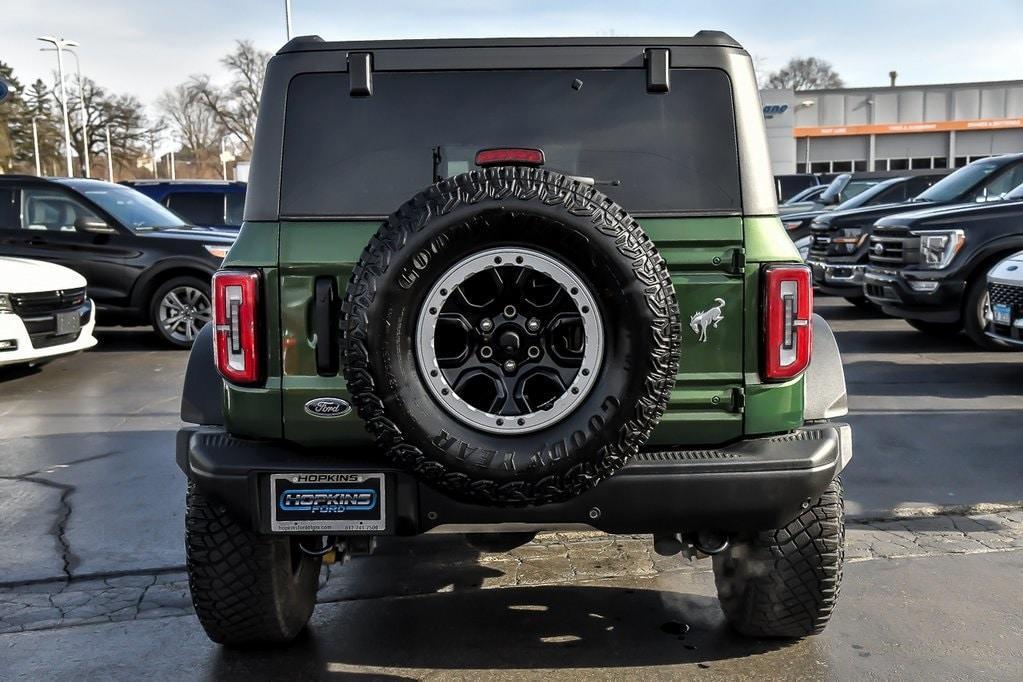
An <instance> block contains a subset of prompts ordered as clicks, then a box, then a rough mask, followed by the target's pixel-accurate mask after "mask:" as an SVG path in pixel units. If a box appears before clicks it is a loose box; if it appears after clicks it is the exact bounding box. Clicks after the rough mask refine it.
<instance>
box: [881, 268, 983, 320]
mask: <svg viewBox="0 0 1023 682" xmlns="http://www.w3.org/2000/svg"><path fill="white" fill-rule="evenodd" d="M910 281H911V280H908V279H907V278H906V277H904V276H903V275H902V273H901V272H900V271H898V270H894V271H889V270H882V269H880V268H876V267H868V268H867V271H866V274H865V275H864V278H863V290H864V293H865V294H866V297H867V299H868V300H870V301H871V302H873V303H876V304H877V305H879V306H881V309H882V310H883V311H884V312H885V313H886V314H888V315H892V316H893V317H902V318H905V319H909V320H923V321H927V322H958V321H959V318H960V316H961V312H960V311H961V306H962V297H963V291H964V289H965V282H963V281H961V280H958V279H943V280H934V279H932V280H912V281H914V282H920V283H923V282H928V283H930V282H934V283H935V285H934V286H935V287H936V288H934V289H933V290H932V291H919V290H917V289H914V288H912V286H910Z"/></svg>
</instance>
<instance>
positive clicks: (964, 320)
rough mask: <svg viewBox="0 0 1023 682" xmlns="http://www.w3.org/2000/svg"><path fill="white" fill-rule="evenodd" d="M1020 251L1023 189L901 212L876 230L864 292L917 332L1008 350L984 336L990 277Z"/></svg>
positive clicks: (998, 342) (871, 242)
mask: <svg viewBox="0 0 1023 682" xmlns="http://www.w3.org/2000/svg"><path fill="white" fill-rule="evenodd" d="M1021 249H1023V185H1020V186H1018V187H1016V189H1014V190H1013V191H1011V192H1009V193H1008V194H1006V195H1005V197H1004V199H1002V200H1000V201H994V202H992V203H985V204H979V205H978V204H965V205H962V204H961V205H957V206H945V207H941V208H933V209H928V210H923V211H912V212H910V213H900V214H898V215H894V216H889V217H887V218H882V219H881V220H878V221H877V223H876V224H875V226H874V232H873V234H872V235H871V238H870V249H869V251H870V264H869V265H868V266H867V270H866V274H865V276H864V285H863V289H864V292H865V293H866V296H867V298H868V299H869V300H870V301H872V302H873V303H875V304H877V305H879V306H881V308H882V309H883V310H884V312H886V313H888V314H889V315H894V316H896V317H902V318H905V319H906V321H907V322H909V324H910V325H912V326H913V327H914V328H916V329H919V330H921V331H924V332H929V333H935V334H956V333H958V332H959V331H960V330H963V331H965V332H966V334H967V335H968V336H969V337H970V339H972V340H973V341H974V343H976V344H977V345H979V346H981V347H982V348H987V349H1000V348H1005V347H1006V346H1005V344H1003V343H1002V342H1000V341H997V340H995V339H992V338H991V337H990V336H988V335H986V334H985V333H984V327H985V325H986V320H985V313H987V312H988V307H989V304H988V294H987V289H986V286H987V280H986V278H987V273H988V271H989V270H990V269H991V268H992V267H993V266H994V265H995V264H997V263H998V262H999V261H1001V260H1002V259H1003V258H1005V257H1006V256H1010V255H1012V254H1013V253H1015V252H1017V251H1019V250H1021Z"/></svg>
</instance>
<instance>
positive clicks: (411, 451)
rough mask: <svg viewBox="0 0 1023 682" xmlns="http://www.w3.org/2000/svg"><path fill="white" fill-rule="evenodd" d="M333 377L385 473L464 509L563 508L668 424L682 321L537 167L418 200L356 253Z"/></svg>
mask: <svg viewBox="0 0 1023 682" xmlns="http://www.w3.org/2000/svg"><path fill="white" fill-rule="evenodd" d="M343 310H344V321H343V323H342V325H343V329H344V334H345V344H344V353H345V378H346V380H347V381H348V386H349V390H350V391H351V393H352V396H353V399H354V402H355V405H356V406H357V408H358V410H359V414H360V416H361V417H362V419H363V420H364V421H365V423H366V427H367V429H368V430H369V431H370V433H371V434H372V435H373V436H374V437H375V439H376V442H377V443H378V444H379V445H380V446H381V447H382V448H383V450H384V451H385V452H386V453H387V455H388V456H389V458H390V459H391V460H393V461H394V462H396V463H397V464H399V465H400V466H403V467H405V468H406V469H408V470H409V471H411V472H413V473H414V474H415V475H416V476H418V477H419V478H420V479H422V480H424V481H426V482H428V483H429V484H431V485H432V486H434V487H436V488H438V489H441V490H443V491H445V492H446V493H448V494H450V495H452V496H454V497H457V498H459V499H463V500H466V501H471V502H476V503H482V504H493V505H515V504H517V505H523V504H543V503H549V502H556V501H561V500H565V499H567V498H570V497H573V496H575V495H578V494H579V493H581V492H582V491H584V490H586V489H588V488H590V487H592V486H594V485H596V484H597V483H598V482H599V481H600V480H602V479H603V478H605V477H607V476H608V475H610V474H611V473H612V472H614V471H615V470H616V469H618V468H619V467H621V466H622V465H623V464H624V463H625V461H626V460H627V459H628V458H629V457H630V456H631V455H633V454H634V453H635V452H636V451H637V450H638V448H639V447H640V445H642V444H643V443H644V442H645V441H646V440H647V438H648V437H649V436H650V433H651V431H652V430H653V428H654V426H656V424H657V422H658V420H659V418H660V417H661V415H662V414H663V412H664V409H665V407H666V405H667V402H668V397H669V395H670V392H671V389H672V387H673V385H674V380H675V373H676V371H677V369H678V352H679V339H680V329H679V324H678V307H677V304H676V301H675V294H674V289H673V287H672V284H671V280H670V278H669V276H668V272H667V269H666V267H665V264H664V262H663V260H662V259H661V257H660V255H659V254H658V253H657V251H656V249H655V248H654V246H653V244H652V242H651V241H650V239H649V238H648V237H647V236H646V234H644V232H643V230H642V229H641V228H640V226H639V225H638V224H637V223H636V222H635V221H634V220H633V219H632V218H631V217H630V216H629V215H628V214H627V213H626V212H625V210H624V209H622V208H621V207H620V206H618V205H617V204H615V203H614V202H612V201H611V200H610V199H608V198H607V197H606V196H604V195H603V194H601V193H600V192H598V191H596V190H595V189H593V188H592V187H591V186H588V185H585V184H582V183H579V182H577V181H575V180H572V179H570V178H568V177H566V176H564V175H561V174H558V173H553V172H550V171H544V170H539V169H532V168H513V167H499V168H489V169H485V170H479V171H473V172H470V173H466V174H464V175H460V176H458V177H455V178H451V179H448V180H444V181H442V182H440V183H437V184H435V185H432V186H431V187H428V188H427V189H425V190H423V191H422V192H420V193H419V194H417V195H416V196H415V197H413V198H412V199H411V200H409V201H408V202H406V203H405V204H404V205H403V206H401V208H399V209H398V211H397V212H395V213H394V214H393V215H391V216H390V217H389V218H388V219H387V221H386V222H385V223H384V224H383V225H382V226H381V227H380V229H379V230H378V232H377V234H376V235H375V236H374V237H373V239H372V240H371V241H370V243H369V245H368V246H367V247H366V249H365V251H363V254H362V257H361V258H360V260H359V263H358V264H357V265H356V267H355V270H354V271H353V273H352V277H351V281H350V283H349V286H348V291H347V294H346V297H345V302H344V307H343Z"/></svg>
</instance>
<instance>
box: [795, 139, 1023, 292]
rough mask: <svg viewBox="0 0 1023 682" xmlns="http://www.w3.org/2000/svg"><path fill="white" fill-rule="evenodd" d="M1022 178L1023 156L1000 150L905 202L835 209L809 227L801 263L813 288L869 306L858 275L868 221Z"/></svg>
mask: <svg viewBox="0 0 1023 682" xmlns="http://www.w3.org/2000/svg"><path fill="white" fill-rule="evenodd" d="M1020 182H1023V154H1006V155H1004V156H996V157H992V158H987V159H981V160H979V161H974V162H973V163H971V164H970V165H968V166H964V167H962V168H960V169H959V170H957V171H956V172H954V173H952V174H951V175H949V176H947V177H945V178H944V179H942V180H941V181H940V182H937V183H935V184H934V185H933V186H932V187H931V188H930V189H927V190H926V191H924V192H923V193H922V194H919V195H918V196H916V197H915V198H913V199H912V200H911V201H907V202H902V203H895V204H883V205H881V206H867V207H865V208H858V209H853V210H851V211H835V212H833V213H828V214H826V215H822V216H820V217H819V218H816V219H815V220H814V221H813V223H812V224H811V225H810V234H811V237H812V239H811V242H810V250H809V255H808V256H807V259H806V261H807V263H809V264H810V266H811V267H812V268H813V278H814V286H815V287H817V288H818V289H819V290H820V291H822V292H824V293H826V294H833V295H836V296H843V297H845V298H846V299H847V300H849V301H850V302H852V303H856V304H869V303H868V302H867V300H866V299H865V298H864V295H863V273H864V270H865V269H866V266H867V247H868V243H867V242H868V240H869V239H870V232H871V230H872V229H873V226H874V222H875V221H876V220H878V219H880V218H884V217H885V216H889V215H893V214H896V213H906V212H908V211H915V210H919V209H923V208H932V207H935V206H946V205H949V204H961V203H972V202H978V201H987V200H991V199H997V198H1000V197H1001V195H1002V194H1004V193H1005V192H1008V191H1009V190H1011V189H1012V188H1013V187H1015V186H1016V185H1018V184H1020Z"/></svg>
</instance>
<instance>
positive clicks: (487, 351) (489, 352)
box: [480, 346, 494, 359]
mask: <svg viewBox="0 0 1023 682" xmlns="http://www.w3.org/2000/svg"><path fill="white" fill-rule="evenodd" d="M493 355H494V349H493V348H491V347H490V346H483V348H480V357H481V358H484V359H489V358H491V357H493Z"/></svg>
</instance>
